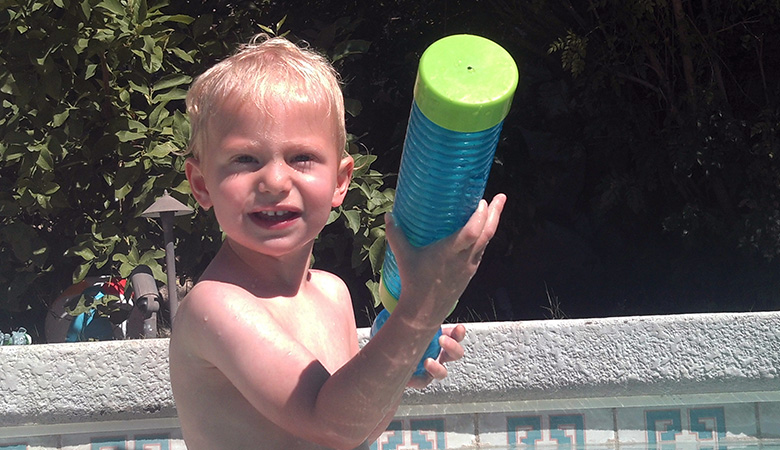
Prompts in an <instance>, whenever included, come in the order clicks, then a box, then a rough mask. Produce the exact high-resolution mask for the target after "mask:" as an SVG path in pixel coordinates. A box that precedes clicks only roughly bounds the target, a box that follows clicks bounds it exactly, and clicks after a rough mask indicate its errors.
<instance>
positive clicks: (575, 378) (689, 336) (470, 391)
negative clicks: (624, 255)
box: [0, 313, 780, 435]
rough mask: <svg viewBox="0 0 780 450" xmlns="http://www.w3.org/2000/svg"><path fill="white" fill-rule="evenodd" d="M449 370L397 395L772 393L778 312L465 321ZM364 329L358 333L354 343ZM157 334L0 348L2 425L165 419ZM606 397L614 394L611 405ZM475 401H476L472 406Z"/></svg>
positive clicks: (164, 377) (410, 404)
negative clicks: (461, 350)
mask: <svg viewBox="0 0 780 450" xmlns="http://www.w3.org/2000/svg"><path fill="white" fill-rule="evenodd" d="M468 329H469V333H468V336H467V338H466V340H465V342H464V344H465V347H466V356H465V357H464V358H463V359H462V360H461V361H458V362H457V363H452V364H451V365H450V374H451V375H450V377H449V378H448V379H447V380H445V381H443V382H440V383H435V384H434V385H432V386H431V387H430V388H428V389H427V390H425V391H423V392H414V391H409V392H407V395H406V399H405V401H404V406H403V407H402V409H401V410H400V411H401V412H403V411H406V412H407V413H410V414H414V409H415V408H416V407H424V406H425V405H430V404H439V405H441V404H445V405H464V404H468V405H472V408H475V407H480V406H479V405H487V404H498V403H501V402H517V401H534V400H543V401H548V400H556V399H558V400H562V399H563V400H565V399H601V400H602V403H600V404H601V405H608V403H609V401H608V400H609V399H618V400H619V401H620V402H622V403H625V402H626V401H627V399H631V398H633V397H641V396H648V395H665V396H669V395H671V394H693V395H695V394H728V393H732V392H748V393H750V392H755V393H760V394H761V395H765V396H769V398H775V399H780V378H778V377H779V376H780V374H778V368H780V314H778V313H748V314H706V315H680V316H650V317H627V318H609V319H597V320H596V319H594V320H565V321H534V322H512V323H481V324H470V325H469V326H468ZM366 333H367V330H360V336H361V339H362V340H363V341H365V339H366ZM167 348H168V341H167V340H165V339H153V340H145V341H141V340H139V341H114V342H97V343H79V344H51V345H32V346H10V347H0V362H1V363H2V368H1V369H0V411H1V414H0V435H2V427H13V426H23V425H28V424H68V423H85V422H100V421H115V420H127V419H144V420H148V419H155V418H174V417H175V416H176V410H175V405H174V402H173V397H172V394H171V390H170V385H169V380H168V377H169V373H168V362H167ZM618 400H616V401H618ZM475 405H476V406H475Z"/></svg>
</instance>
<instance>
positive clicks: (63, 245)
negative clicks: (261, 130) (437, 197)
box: [0, 0, 387, 311]
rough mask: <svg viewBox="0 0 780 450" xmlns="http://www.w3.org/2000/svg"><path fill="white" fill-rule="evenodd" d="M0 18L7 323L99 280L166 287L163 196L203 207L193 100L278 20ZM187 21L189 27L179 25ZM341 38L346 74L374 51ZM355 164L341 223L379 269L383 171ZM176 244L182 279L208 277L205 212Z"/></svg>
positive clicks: (0, 191)
mask: <svg viewBox="0 0 780 450" xmlns="http://www.w3.org/2000/svg"><path fill="white" fill-rule="evenodd" d="M0 4H1V5H2V11H0V33H2V41H1V42H2V44H0V45H2V46H1V47H0V101H1V102H2V104H3V109H2V114H1V115H0V142H1V143H0V236H2V240H1V241H0V289H2V294H1V295H0V309H3V310H6V311H23V310H26V309H31V308H33V309H36V308H37V309H40V308H45V307H46V304H45V303H46V302H49V301H51V300H53V299H54V298H55V297H56V295H57V293H58V292H60V291H61V290H62V289H64V288H65V287H66V286H67V285H68V284H70V283H71V282H75V281H78V280H81V279H83V278H84V277H85V276H87V275H88V274H90V275H92V274H101V275H102V274H105V275H113V276H119V277H126V276H128V275H129V273H130V271H132V269H133V268H134V267H135V266H137V265H139V264H146V265H148V266H150V267H151V268H152V270H153V272H154V274H155V277H156V278H157V279H158V280H160V281H162V280H164V279H165V278H164V276H163V271H162V267H161V264H160V262H161V259H162V257H163V255H164V250H163V249H162V248H163V242H162V236H161V234H162V233H161V229H160V225H159V224H157V223H156V222H154V221H153V220H151V219H146V218H142V217H140V214H141V212H143V211H144V210H145V209H146V208H147V207H149V206H150V205H151V203H152V202H153V201H154V200H155V199H156V198H158V197H159V196H160V195H161V194H162V193H163V192H164V191H165V190H168V191H169V192H170V193H171V195H173V196H174V197H176V198H177V199H178V200H180V201H182V202H184V203H188V204H189V205H190V206H192V207H196V205H195V203H194V201H193V200H192V199H191V198H190V195H189V193H190V191H189V185H188V184H187V182H186V180H185V177H184V174H183V163H184V158H185V156H184V155H183V151H184V150H185V149H186V145H187V139H188V135H189V122H188V119H187V117H186V115H185V113H184V105H183V99H184V97H185V95H186V90H187V87H188V85H189V83H190V82H191V81H192V77H193V75H195V74H197V73H200V72H202V71H203V70H204V69H205V68H206V67H208V66H209V65H211V64H213V63H214V62H215V61H216V60H218V59H220V58H223V57H225V56H226V55H227V54H229V53H230V52H232V51H233V50H234V48H235V46H236V44H238V43H242V42H246V41H247V40H248V39H249V37H251V36H252V35H254V34H256V33H258V32H260V31H262V30H265V31H268V32H271V33H279V32H280V31H281V30H280V29H281V28H282V26H283V23H284V20H283V19H281V20H277V21H276V23H275V25H273V26H270V27H269V26H264V25H262V26H261V23H262V20H265V17H264V16H263V15H264V14H265V13H267V8H266V9H263V7H262V5H260V7H258V4H257V3H256V2H236V3H232V4H220V5H219V6H218V7H217V8H215V7H213V6H210V5H207V4H206V3H205V2H204V3H201V4H197V3H190V2H187V1H181V2H178V3H176V4H173V5H169V4H168V2H165V1H154V0H149V1H146V0H127V1H125V0H61V1H54V2H49V1H43V0H3V1H2V2H0ZM185 10H186V11H188V13H190V14H191V15H187V14H179V13H177V12H179V11H185ZM169 11H174V12H173V13H171V12H169ZM216 13H218V14H219V15H218V14H216ZM196 17H197V18H196ZM261 17H262V18H261ZM348 22H349V21H347V23H346V25H348ZM344 25H345V24H341V25H340V29H339V30H335V29H331V30H330V31H331V34H332V36H331V40H330V42H327V44H329V45H331V47H330V49H329V50H330V51H329V52H328V53H329V54H330V55H331V56H332V57H333V59H334V60H336V61H339V60H344V59H349V57H351V55H354V54H358V53H360V52H361V51H364V50H365V49H366V48H367V45H368V43H367V42H365V41H359V40H357V41H356V40H350V39H346V38H344V39H339V35H338V33H335V34H334V31H338V32H341V31H342V29H343V28H344ZM332 28H339V27H332ZM350 111H351V112H352V113H353V114H357V113H358V112H359V102H357V101H352V102H350ZM351 145H352V149H353V150H356V149H357V148H358V147H357V145H358V143H357V139H354V138H353V142H352V144H351ZM356 158H357V161H358V163H359V170H358V172H357V173H356V177H355V180H354V182H353V186H352V191H351V192H350V197H349V202H348V203H347V204H345V206H344V207H342V208H341V209H340V210H339V211H338V213H337V214H334V216H333V217H332V219H333V220H337V219H338V221H339V222H341V223H344V224H345V225H346V226H347V228H345V229H349V230H350V231H351V232H352V233H354V234H356V235H357V236H358V237H359V245H358V251H357V253H356V256H355V258H354V259H355V263H356V264H360V262H361V261H363V260H367V259H368V256H369V255H375V252H371V251H369V250H370V248H371V245H372V244H374V242H375V241H376V239H377V237H378V236H380V235H381V231H379V230H378V229H377V230H374V231H373V233H372V232H370V230H371V229H374V228H376V226H377V225H374V224H373V223H374V221H375V220H376V219H375V217H373V216H371V215H372V214H374V211H376V214H379V213H380V212H381V210H382V209H381V206H382V205H383V202H386V200H387V199H386V198H385V197H384V194H382V193H379V192H378V191H377V188H378V187H380V186H381V179H382V176H381V175H380V174H378V173H377V172H376V171H371V170H370V167H369V166H370V163H371V162H372V160H373V159H372V158H374V157H371V156H367V155H362V156H361V155H356ZM362 197H367V198H369V199H371V202H369V204H370V205H371V206H366V199H365V198H362ZM361 198H362V199H361ZM358 205H360V206H358ZM176 235H177V238H178V244H177V256H178V257H179V263H178V264H177V266H178V267H177V269H178V272H179V273H180V274H183V275H184V276H186V277H191V278H194V277H197V275H198V273H199V271H200V270H202V268H203V267H205V264H206V263H207V262H208V260H209V258H210V256H211V255H213V253H214V252H215V251H216V249H217V247H218V244H219V243H220V242H221V233H220V231H219V229H218V227H217V225H216V223H215V221H214V219H213V217H212V216H211V215H210V214H204V213H203V212H202V211H201V212H196V213H195V215H194V216H185V217H180V218H177V223H176ZM372 258H373V256H372Z"/></svg>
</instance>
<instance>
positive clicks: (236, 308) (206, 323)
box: [171, 281, 262, 356]
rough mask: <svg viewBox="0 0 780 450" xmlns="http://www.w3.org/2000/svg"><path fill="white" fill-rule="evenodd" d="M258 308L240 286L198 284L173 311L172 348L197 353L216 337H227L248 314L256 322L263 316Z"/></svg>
mask: <svg viewBox="0 0 780 450" xmlns="http://www.w3.org/2000/svg"><path fill="white" fill-rule="evenodd" d="M261 309H262V308H259V307H258V305H257V302H255V301H254V297H253V296H252V295H251V294H250V293H249V292H247V291H246V290H245V289H243V288H241V287H239V286H236V285H234V284H231V283H223V282H219V281H201V282H198V283H197V284H196V285H195V286H194V287H193V288H192V290H190V292H189V293H188V294H187V296H186V297H185V298H184V299H183V300H182V302H181V303H180V305H179V308H178V310H177V312H176V318H175V319H174V326H173V332H172V334H171V348H172V349H174V348H179V347H181V348H187V349H188V350H189V351H188V353H191V354H199V353H201V352H202V351H203V350H205V349H206V348H207V347H210V346H211V345H212V344H214V342H215V341H214V340H215V339H216V338H217V337H227V336H225V335H226V334H227V335H229V334H230V330H233V329H235V328H236V327H235V326H236V325H237V323H236V321H238V320H241V319H242V318H243V317H246V316H247V315H251V316H252V318H253V319H254V320H257V319H258V318H259V316H262V312H261V311H260V310H261ZM204 345H205V347H204ZM199 356H204V355H202V354H200V355H199Z"/></svg>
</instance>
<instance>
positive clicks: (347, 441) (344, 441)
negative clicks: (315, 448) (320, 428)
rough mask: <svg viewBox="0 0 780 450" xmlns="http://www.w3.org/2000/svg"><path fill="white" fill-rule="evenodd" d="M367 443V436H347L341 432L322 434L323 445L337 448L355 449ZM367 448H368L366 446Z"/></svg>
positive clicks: (337, 449) (338, 449)
mask: <svg viewBox="0 0 780 450" xmlns="http://www.w3.org/2000/svg"><path fill="white" fill-rule="evenodd" d="M365 443H366V438H365V437H356V436H346V435H342V434H339V433H328V434H327V435H325V436H322V441H321V442H320V444H321V445H323V446H325V447H328V448H333V449H335V450H354V449H357V448H362V447H361V445H363V444H365ZM366 448H368V447H367V446H366Z"/></svg>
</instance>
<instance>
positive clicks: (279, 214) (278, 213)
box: [260, 211, 287, 217]
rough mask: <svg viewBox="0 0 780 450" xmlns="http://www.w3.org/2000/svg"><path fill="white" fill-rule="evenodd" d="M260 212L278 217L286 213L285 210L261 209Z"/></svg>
mask: <svg viewBox="0 0 780 450" xmlns="http://www.w3.org/2000/svg"><path fill="white" fill-rule="evenodd" d="M260 214H263V215H265V216H271V217H274V216H276V217H278V216H283V215H285V214H287V211H261V212H260Z"/></svg>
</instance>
